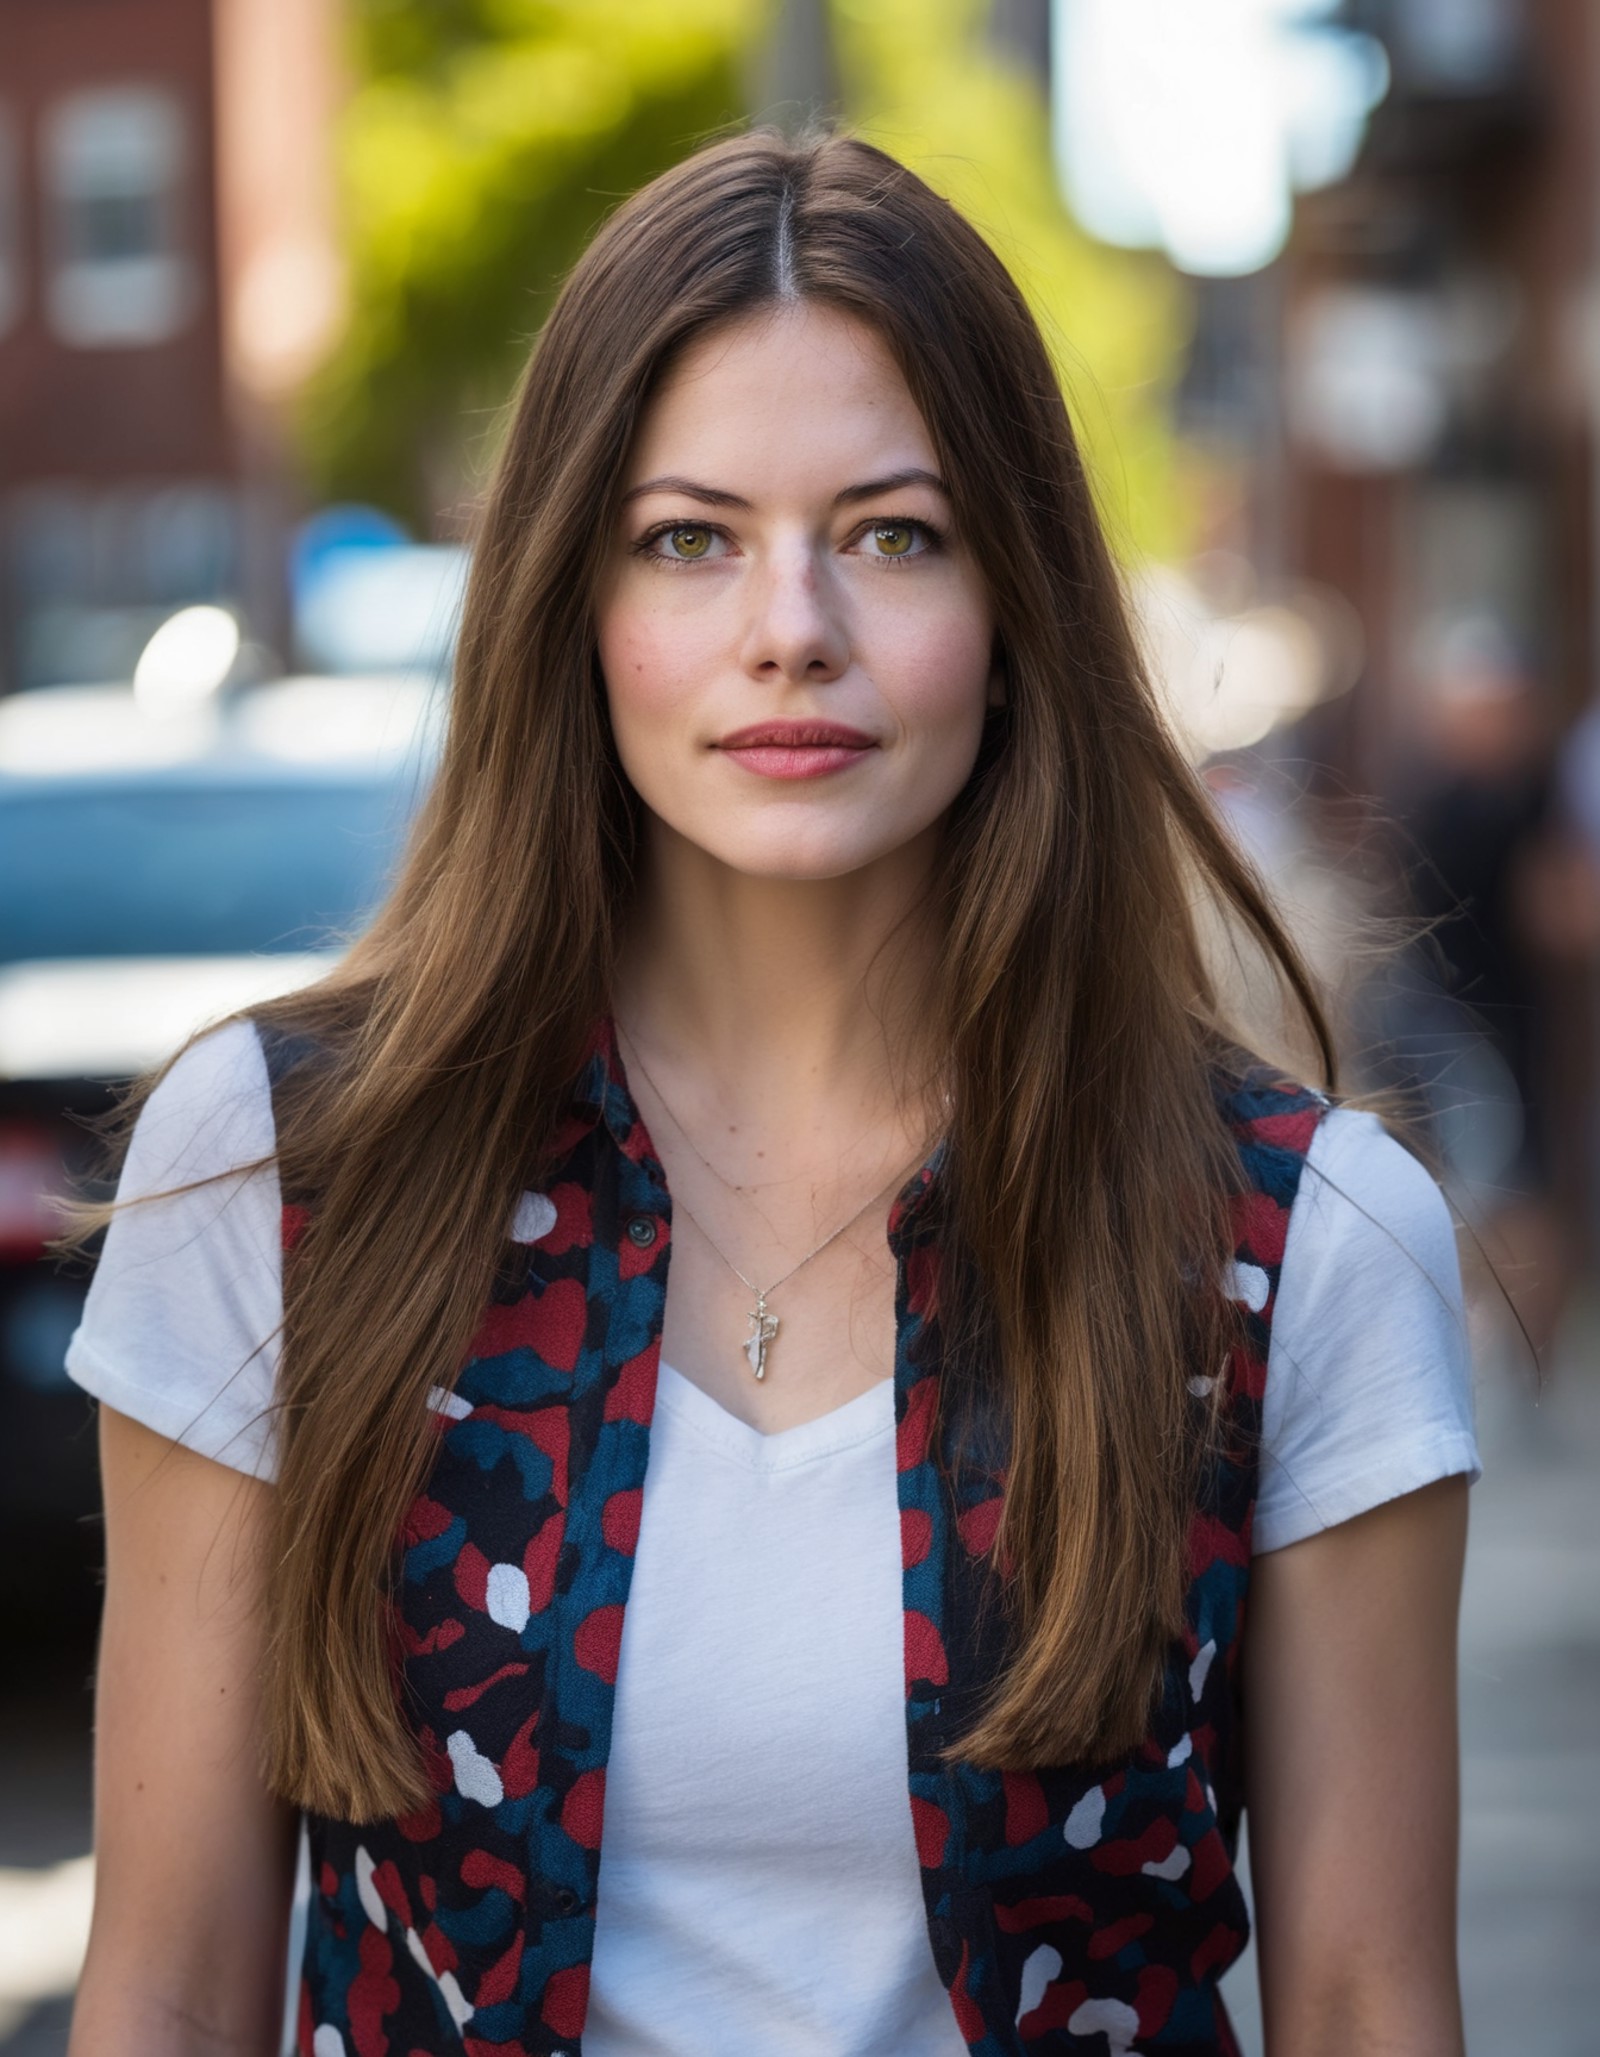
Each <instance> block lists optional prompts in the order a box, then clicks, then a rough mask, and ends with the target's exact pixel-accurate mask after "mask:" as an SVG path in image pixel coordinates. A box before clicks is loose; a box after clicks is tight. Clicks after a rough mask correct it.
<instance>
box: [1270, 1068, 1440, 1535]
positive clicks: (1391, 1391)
mask: <svg viewBox="0 0 1600 2057" xmlns="http://www.w3.org/2000/svg"><path fill="white" fill-rule="evenodd" d="M1479 1470H1480V1466H1479V1462H1478V1448H1477V1441H1476V1438H1475V1435H1474V1431H1473V1419H1472V1378H1471V1357H1470V1352H1469V1349H1468V1344H1467V1330H1466V1318H1465V1314H1464V1311H1463V1306H1462V1294H1461V1266H1460V1261H1459V1258H1458V1256H1457V1253H1456V1241H1455V1230H1454V1225H1453V1223H1452V1221H1451V1218H1450V1210H1449V1208H1448V1206H1447V1205H1446V1203H1445V1199H1444V1195H1443V1194H1442V1193H1441V1192H1440V1190H1439V1187H1438V1185H1437V1184H1436V1182H1435V1181H1434V1179H1433V1177H1432V1176H1431V1174H1430V1173H1429V1172H1428V1171H1427V1169H1426V1168H1425V1167H1424V1166H1423V1165H1422V1164H1421V1163H1420V1162H1419V1161H1418V1160H1417V1158H1416V1157H1414V1156H1413V1155H1412V1153H1411V1152H1410V1151H1409V1150H1407V1149H1406V1148H1405V1147H1404V1145H1403V1144H1401V1143H1399V1142H1397V1141H1396V1140H1395V1139H1394V1137H1392V1136H1391V1135H1390V1134H1389V1133H1388V1131H1387V1130H1386V1129H1385V1128H1384V1127H1383V1125H1382V1124H1381V1123H1380V1122H1379V1121H1378V1119H1377V1117H1376V1116H1375V1115H1372V1114H1367V1113H1363V1112H1360V1111H1358V1110H1356V1109H1353V1108H1333V1109H1332V1110H1330V1112H1329V1113H1328V1114H1327V1115H1325V1116H1324V1118H1323V1120H1322V1121H1321V1122H1320V1123H1319V1124H1318V1128H1317V1133H1316V1136H1315V1138H1314V1139H1313V1142H1312V1146H1311V1149H1310V1152H1309V1153H1308V1155H1307V1158H1306V1163H1305V1166H1304V1169H1303V1171H1302V1174H1301V1179H1300V1188H1299V1191H1298V1193H1297V1194H1296V1196H1295V1201H1294V1205H1293V1207H1292V1208H1291V1210H1290V1214H1289V1230H1288V1237H1287V1241H1286V1243H1285V1247H1284V1255H1283V1266H1282V1270H1281V1272H1280V1274H1279V1282H1278V1298H1277V1305H1276V1309H1275V1312H1274V1315H1273V1325H1272V1344H1271V1349H1270V1352H1269V1355H1268V1359H1267V1385H1266V1396H1265V1402H1264V1405H1263V1410H1262V1452H1261V1478H1260V1485H1259V1489H1258V1496H1257V1501H1256V1518H1255V1548H1256V1549H1257V1550H1258V1551H1267V1550H1278V1549H1282V1548H1283V1547H1284V1546H1285V1545H1286V1544H1288V1543H1297V1542H1299V1541H1301V1540H1302V1539H1303V1538H1304V1537H1306V1536H1310V1535H1315V1534H1317V1533H1318V1532H1319V1531H1320V1530H1322V1529H1325V1528H1332V1527H1333V1526H1334V1525H1335V1524H1336V1523H1338V1522H1341V1521H1350V1520H1352V1519H1353V1518H1354V1517H1355V1516H1356V1515H1358V1514H1364V1513H1366V1512H1367V1511H1368V1510H1369V1509H1370V1508H1373V1507H1377V1506H1379V1505H1381V1504H1382V1503H1383V1502H1384V1501H1386V1500H1393V1499H1397V1498H1398V1497H1399V1496H1400V1495H1401V1494H1402V1493H1409V1492H1414V1491H1415V1490H1416V1489H1417V1488H1418V1487H1420V1486H1425V1485H1430V1484H1431V1483H1432V1482H1433V1481H1434V1480H1435V1479H1440V1478H1448V1477H1450V1476H1452V1475H1454V1474H1457V1473H1465V1474H1466V1475H1467V1476H1468V1477H1470V1478H1474V1479H1475V1478H1477V1477H1478V1475H1479Z"/></svg>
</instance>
